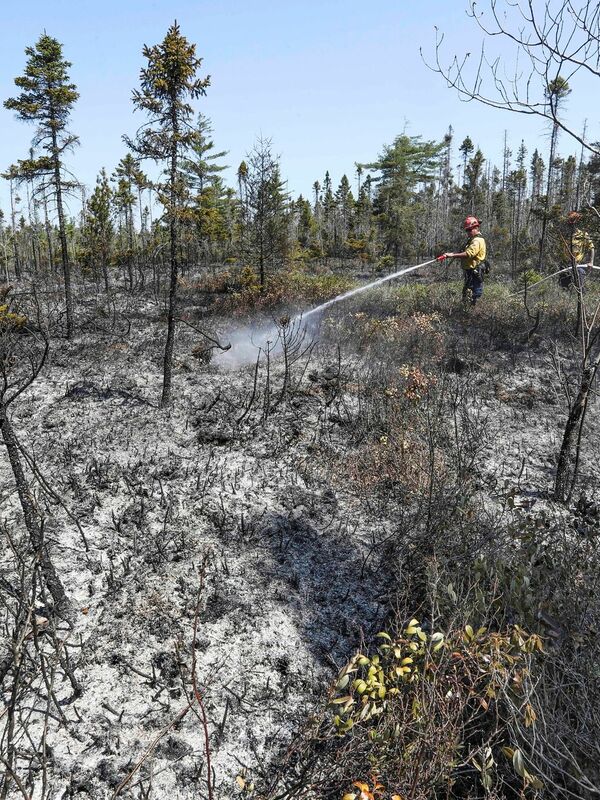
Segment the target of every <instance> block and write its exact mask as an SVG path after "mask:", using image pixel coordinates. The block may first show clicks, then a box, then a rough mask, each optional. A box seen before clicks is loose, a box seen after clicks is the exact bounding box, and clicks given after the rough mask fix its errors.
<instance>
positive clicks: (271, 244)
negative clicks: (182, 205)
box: [245, 137, 288, 290]
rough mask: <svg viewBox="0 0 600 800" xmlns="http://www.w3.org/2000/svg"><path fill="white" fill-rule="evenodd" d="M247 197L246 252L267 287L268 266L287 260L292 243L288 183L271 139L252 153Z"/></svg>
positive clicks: (260, 141)
mask: <svg viewBox="0 0 600 800" xmlns="http://www.w3.org/2000/svg"><path fill="white" fill-rule="evenodd" d="M245 200H246V203H247V209H248V221H247V231H248V237H247V239H246V241H245V254H246V256H247V258H248V259H249V260H250V262H251V263H252V264H253V265H255V266H256V268H257V269H258V274H259V278H260V286H261V289H262V290H264V289H265V286H266V278H267V268H273V267H274V266H275V265H276V264H277V263H278V262H281V261H282V260H283V258H284V256H285V253H286V250H287V245H288V240H287V221H286V214H285V212H286V196H285V193H284V183H283V180H282V178H281V172H280V169H279V162H278V160H277V158H276V157H275V156H273V153H272V149H271V141H270V140H269V139H263V138H262V137H261V138H259V139H258V140H257V142H256V144H255V146H254V149H253V150H252V152H251V153H249V154H248V170H247V175H246V178H245Z"/></svg>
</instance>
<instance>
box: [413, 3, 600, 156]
mask: <svg viewBox="0 0 600 800" xmlns="http://www.w3.org/2000/svg"><path fill="white" fill-rule="evenodd" d="M486 11H487V13H486ZM467 14H468V16H469V17H471V19H473V21H474V22H475V24H476V25H477V26H478V28H479V30H480V32H481V33H482V42H481V46H480V49H479V54H478V55H477V56H476V57H475V58H471V53H470V52H469V53H465V54H464V55H454V56H452V57H450V60H449V61H448V60H447V59H446V58H445V56H444V52H443V44H444V34H443V32H440V31H439V30H437V29H436V43H435V57H434V60H433V63H429V61H428V60H427V58H425V62H426V63H427V64H428V66H429V67H430V68H431V69H433V70H434V72H437V73H438V74H439V75H441V76H442V77H443V78H444V80H445V81H446V83H447V85H448V86H449V87H451V88H453V89H455V90H456V91H457V92H458V95H459V97H460V98H461V100H464V101H466V102H469V101H471V100H476V101H477V102H479V103H483V104H484V105H487V106H490V107H492V108H499V109H503V110H506V111H513V112H515V113H518V114H525V115H527V116H538V117H542V118H543V119H546V120H548V121H549V122H551V123H552V125H553V126H556V128H557V129H560V130H562V131H564V132H565V133H567V134H568V135H569V136H571V137H572V138H573V139H575V140H576V141H578V142H579V143H580V144H581V145H582V146H583V147H585V148H586V149H587V150H589V151H591V152H593V153H596V154H597V153H598V145H597V144H592V143H590V142H587V141H585V139H584V137H583V134H581V133H579V132H577V131H576V130H575V129H574V128H572V127H571V126H570V125H569V123H567V122H565V120H564V119H562V118H561V117H560V116H559V114H558V111H559V106H560V103H558V102H556V95H555V93H553V92H552V91H549V88H550V87H552V86H553V85H556V82H557V81H558V80H561V81H566V82H567V83H572V79H573V77H574V76H575V75H576V74H577V73H578V72H580V71H581V72H586V73H588V74H591V75H593V76H595V77H599V78H600V10H599V7H598V4H597V3H596V2H592V0H579V2H576V0H546V2H545V3H534V2H533V0H516V2H510V1H509V0H488V3H487V6H486V9H485V10H484V9H483V8H482V7H480V5H479V4H477V3H476V2H474V0H471V1H470V2H469V6H468V10H467ZM495 39H499V40H501V41H502V42H503V43H509V44H510V43H512V45H513V46H514V50H515V58H514V68H513V69H512V71H511V72H509V71H508V67H507V66H506V63H507V60H506V57H505V56H504V55H501V54H500V53H493V52H490V48H491V47H492V42H494V40H495ZM421 54H422V55H423V52H422V50H421Z"/></svg>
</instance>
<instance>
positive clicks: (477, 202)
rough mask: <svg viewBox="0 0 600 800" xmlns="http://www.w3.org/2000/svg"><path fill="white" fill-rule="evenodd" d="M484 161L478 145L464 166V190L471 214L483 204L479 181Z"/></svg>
mask: <svg viewBox="0 0 600 800" xmlns="http://www.w3.org/2000/svg"><path fill="white" fill-rule="evenodd" d="M484 163H485V158H484V157H483V153H482V152H481V150H480V149H479V147H478V148H477V150H476V151H475V155H474V156H473V158H472V159H471V160H470V161H469V163H468V164H467V166H466V168H465V181H464V192H465V199H466V202H467V206H468V208H469V211H470V212H471V214H474V213H475V210H476V209H477V208H478V207H480V206H481V205H482V204H483V196H482V192H481V186H480V183H481V179H482V177H483V165H484Z"/></svg>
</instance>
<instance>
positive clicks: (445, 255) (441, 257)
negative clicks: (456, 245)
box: [436, 253, 448, 261]
mask: <svg viewBox="0 0 600 800" xmlns="http://www.w3.org/2000/svg"><path fill="white" fill-rule="evenodd" d="M447 257H448V253H442V255H441V256H438V257H437V258H436V261H445V260H446V258H447Z"/></svg>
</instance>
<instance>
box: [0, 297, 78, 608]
mask: <svg viewBox="0 0 600 800" xmlns="http://www.w3.org/2000/svg"><path fill="white" fill-rule="evenodd" d="M34 305H35V308H36V310H37V319H36V320H35V322H32V321H31V320H30V319H28V317H27V316H26V315H24V314H20V313H16V312H11V311H8V310H7V309H6V310H4V311H3V312H2V313H1V314H0V429H1V431H2V440H3V442H4V445H5V447H6V451H7V455H8V460H9V463H10V466H11V470H12V473H13V477H14V480H15V486H16V489H17V494H18V497H19V502H20V505H21V509H22V511H23V519H24V523H25V527H26V528H27V532H28V534H29V539H30V543H31V547H32V550H33V552H34V553H35V554H37V555H38V558H39V560H40V565H41V571H42V574H43V576H44V580H45V581H46V585H47V587H48V590H49V591H50V594H51V595H52V599H53V600H54V604H55V607H56V610H57V611H58V613H60V614H62V615H63V616H65V617H66V618H67V619H68V618H70V616H71V611H70V603H69V601H68V598H67V595H66V592H65V589H64V587H63V585H62V582H61V580H60V578H59V576H58V573H57V572H56V569H55V567H54V564H53V563H52V560H51V558H50V553H49V551H48V548H47V545H46V542H45V539H44V521H43V518H42V517H41V515H40V513H39V511H38V509H37V507H36V503H35V500H34V497H33V494H32V493H31V490H30V486H29V483H28V481H27V478H26V475H25V467H24V463H23V458H22V451H21V448H20V445H19V441H18V439H17V435H16V433H15V430H14V428H13V426H12V423H11V420H10V416H9V408H10V406H11V405H12V403H14V402H15V400H17V398H18V397H19V396H20V395H22V394H23V393H24V392H25V391H26V389H28V388H29V387H30V386H31V385H32V383H33V382H34V381H35V380H36V378H37V377H38V375H39V374H40V372H41V370H42V368H43V366H44V364H45V362H46V358H47V356H48V350H49V339H48V335H47V332H46V331H45V329H44V325H43V323H42V321H41V317H40V313H39V306H38V305H37V303H35V304H34Z"/></svg>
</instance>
